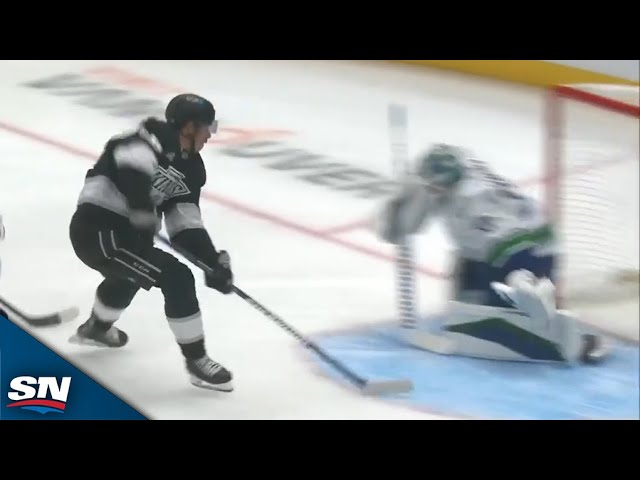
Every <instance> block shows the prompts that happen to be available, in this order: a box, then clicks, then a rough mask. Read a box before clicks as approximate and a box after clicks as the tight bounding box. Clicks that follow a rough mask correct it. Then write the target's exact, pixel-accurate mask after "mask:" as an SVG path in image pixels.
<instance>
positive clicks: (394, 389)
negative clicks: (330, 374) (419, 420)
mask: <svg viewBox="0 0 640 480" xmlns="http://www.w3.org/2000/svg"><path fill="white" fill-rule="evenodd" d="M156 238H158V240H160V241H161V242H162V243H164V244H165V245H167V246H168V247H170V248H172V249H173V250H175V251H176V252H177V253H179V254H180V255H182V256H183V257H184V258H186V259H187V260H189V261H190V262H191V263H193V264H194V265H196V266H197V267H199V268H200V269H201V270H203V271H204V272H206V273H212V272H213V269H212V268H211V267H209V266H208V265H206V264H205V263H203V262H201V261H200V260H198V259H196V258H194V257H193V256H192V255H191V254H189V253H188V252H186V251H184V250H182V249H180V248H178V247H176V246H174V245H172V244H171V242H170V241H169V239H167V238H165V237H163V236H160V235H158V236H157V237H156ZM233 291H234V293H235V294H236V295H238V296H239V297H240V298H242V299H243V300H244V301H246V302H247V303H248V304H249V305H251V306H252V307H253V308H255V309H256V310H258V311H259V312H260V313H262V314H263V315H264V316H266V317H267V318H269V319H270V320H272V321H274V322H275V323H276V324H278V325H279V326H280V327H281V328H283V329H284V330H286V331H287V332H288V333H290V334H291V335H293V336H294V337H295V338H296V339H297V340H299V341H300V342H301V343H302V344H303V345H304V346H305V347H307V348H309V349H310V350H313V351H314V352H315V353H316V354H317V355H318V356H319V357H320V358H321V359H322V360H324V361H325V362H327V363H328V364H330V365H331V366H332V367H334V368H335V369H336V370H337V371H339V372H340V373H341V374H342V375H344V376H345V377H346V378H347V379H348V380H349V381H350V382H351V383H352V384H354V385H355V386H356V387H358V389H359V390H360V391H361V392H362V393H364V394H367V395H382V394H390V393H406V392H410V391H411V390H413V383H412V382H411V381H410V380H380V381H373V380H368V379H366V378H363V377H361V376H360V375H358V374H356V373H355V372H353V371H352V370H351V369H349V368H348V367H347V366H346V365H344V364H343V363H341V362H339V361H338V360H336V359H335V358H333V357H331V356H330V355H329V354H328V353H326V352H325V351H324V350H323V349H321V348H320V347H319V346H318V345H316V344H315V343H313V342H312V341H311V340H309V339H307V338H306V337H304V336H303V335H302V334H301V333H299V332H298V331H296V330H295V329H294V328H293V327H291V326H290V325H288V324H287V323H286V322H285V321H284V320H283V319H282V318H280V317H279V316H278V315H276V314H275V313H273V312H271V311H270V310H268V309H267V308H266V307H264V306H263V305H261V304H260V303H259V302H258V301H256V300H255V299H253V298H252V297H251V296H250V295H248V294H247V293H245V292H244V291H242V290H241V289H240V288H238V287H237V286H235V285H234V287H233Z"/></svg>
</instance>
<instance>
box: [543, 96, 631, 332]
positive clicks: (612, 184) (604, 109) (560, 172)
mask: <svg viewBox="0 0 640 480" xmlns="http://www.w3.org/2000/svg"><path fill="white" fill-rule="evenodd" d="M639 105H640V89H639V88H638V87H634V86H619V85H570V86H567V85H562V86H556V87H553V88H550V89H549V90H548V94H547V99H546V106H547V109H546V116H545V127H544V134H545V140H546V161H545V165H546V172H545V173H546V175H545V179H546V182H545V185H546V193H545V197H546V201H547V208H548V213H549V215H550V217H551V219H552V221H553V223H554V224H555V225H556V228H557V232H558V235H559V242H560V247H561V255H560V268H559V278H558V282H557V283H558V292H559V297H558V300H559V302H560V305H561V306H562V307H563V308H568V309H571V310H575V311H577V312H578V313H579V314H580V315H582V316H583V317H586V318H585V320H586V321H588V322H590V323H595V324H596V325H597V326H599V327H601V328H603V329H605V330H614V331H616V330H617V331H621V332H622V335H623V336H633V337H635V338H636V339H637V336H638V334H637V328H638V327H637V322H638V320H637V317H638V294H639V288H638V286H639V279H640V273H639V261H638V256H639V254H638V252H639V250H640V245H639V235H638V232H639V230H640V225H639V217H640V212H639V204H640V199H639V196H638V192H639V188H638V185H639V178H640V172H639V165H640V149H639V135H640V124H639V118H640V107H639ZM619 317H626V318H627V319H626V320H624V319H621V318H619ZM628 317H634V318H635V319H633V318H628ZM625 321H626V322H627V324H626V327H625V326H624V325H619V324H616V322H625Z"/></svg>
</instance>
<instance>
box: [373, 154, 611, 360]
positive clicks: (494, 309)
mask: <svg viewBox="0 0 640 480" xmlns="http://www.w3.org/2000/svg"><path fill="white" fill-rule="evenodd" d="M438 217H439V218H441V219H442V220H443V223H444V226H445V228H446V230H447V231H448V233H449V235H450V237H451V239H452V241H453V242H454V244H455V245H456V247H457V265H456V268H455V272H454V293H453V297H454V298H453V300H452V301H451V302H450V303H449V310H448V311H447V312H446V316H445V317H446V320H444V322H443V325H442V326H441V328H442V331H441V332H440V334H441V335H442V336H443V337H444V339H445V340H446V341H447V342H448V344H447V348H446V350H447V351H448V352H449V353H457V354H460V355H468V356H477V357H483V358H495V359H508V360H524V361H566V362H575V361H579V360H583V361H595V360H598V359H600V358H601V357H602V355H603V344H602V341H601V338H599V337H598V336H597V335H595V334H593V333H592V332H588V331H586V330H584V327H581V326H579V324H578V323H577V321H576V318H575V317H574V316H573V315H572V313H571V312H567V311H563V310H557V309H556V302H555V287H554V284H553V282H554V281H555V279H554V273H555V264H556V253H557V252H556V245H555V235H554V231H553V228H552V227H551V226H550V225H549V224H548V223H547V219H546V218H545V216H544V214H543V212H542V211H541V209H540V208H539V206H538V205H537V203H536V202H535V201H534V200H533V199H532V198H529V197H527V196H525V195H523V194H522V193H521V192H519V191H518V190H517V188H516V187H515V186H513V185H512V184H511V183H510V182H509V181H507V180H506V179H504V178H502V177H501V176H499V175H496V174H495V173H493V171H492V170H491V169H490V168H489V167H488V166H487V165H486V164H485V163H484V162H481V161H479V160H477V159H475V158H473V156H471V155H470V154H469V153H468V152H466V151H465V150H463V149H462V148H459V147H456V146H451V145H442V144H440V145H435V146H433V147H432V148H431V149H429V150H428V151H427V152H426V153H425V154H424V155H423V156H422V157H421V158H420V159H419V161H418V165H417V171H416V172H414V173H413V174H412V175H409V176H408V178H406V179H405V181H403V182H402V185H401V188H400V191H399V192H398V193H397V194H396V195H395V196H393V197H392V198H391V199H390V200H389V201H388V202H387V203H386V204H385V205H384V208H383V210H382V212H381V215H380V217H379V224H378V234H379V235H380V237H381V238H382V239H383V240H385V241H387V242H390V243H399V242H400V241H401V239H403V238H404V237H406V236H408V235H412V234H416V233H418V232H419V231H420V230H421V229H423V228H426V227H427V225H428V224H429V223H430V222H432V221H433V220H435V219H436V218H438Z"/></svg>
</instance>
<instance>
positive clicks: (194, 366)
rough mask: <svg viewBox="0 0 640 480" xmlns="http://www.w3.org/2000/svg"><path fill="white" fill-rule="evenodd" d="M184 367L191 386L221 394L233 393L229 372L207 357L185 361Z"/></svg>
mask: <svg viewBox="0 0 640 480" xmlns="http://www.w3.org/2000/svg"><path fill="white" fill-rule="evenodd" d="M186 365H187V371H188V372H189V378H190V381H191V384H192V385H195V386H196V387H200V388H206V389H209V390H219V391H221V392H231V391H233V385H232V383H231V380H232V375H231V372H230V371H229V370H227V369H226V368H224V367H223V366H222V365H220V364H219V363H216V362H214V361H213V360H211V359H210V358H209V357H208V356H206V355H205V356H204V357H202V358H199V359H197V360H192V359H187V360H186Z"/></svg>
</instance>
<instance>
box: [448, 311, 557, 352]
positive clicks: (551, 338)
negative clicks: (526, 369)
mask: <svg viewBox="0 0 640 480" xmlns="http://www.w3.org/2000/svg"><path fill="white" fill-rule="evenodd" d="M556 327H557V326H556ZM442 335H443V336H445V337H446V338H448V339H449V340H451V341H453V342H455V349H454V351H455V353H456V354H458V355H463V356H470V357H478V358H487V359H495V360H512V361H527V362H562V361H565V360H566V359H565V357H564V355H563V351H562V349H561V347H560V346H559V345H558V340H559V338H558V335H559V334H558V332H555V331H554V330H553V329H552V328H550V326H546V329H545V328H541V326H540V325H534V324H533V322H532V321H531V319H530V318H529V317H528V316H527V315H526V314H525V313H523V312H520V311H518V310H516V309H513V308H500V307H491V306H483V305H472V304H466V303H461V302H455V301H452V302H450V303H449V309H448V311H447V315H446V319H445V321H444V323H443V325H442Z"/></svg>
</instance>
